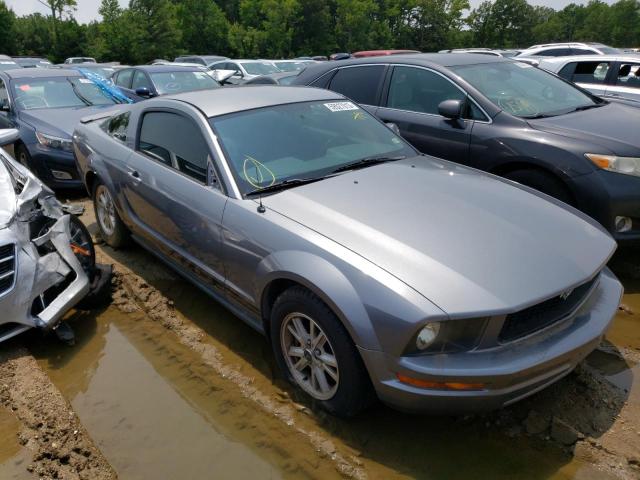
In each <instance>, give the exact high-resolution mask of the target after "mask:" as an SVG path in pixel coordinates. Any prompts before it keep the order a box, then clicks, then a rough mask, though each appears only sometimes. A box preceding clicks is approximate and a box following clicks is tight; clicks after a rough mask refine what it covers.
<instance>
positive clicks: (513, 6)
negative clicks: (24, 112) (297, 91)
mask: <svg viewBox="0 0 640 480" xmlns="http://www.w3.org/2000/svg"><path fill="white" fill-rule="evenodd" d="M42 3H45V4H47V5H48V6H49V7H50V11H49V12H48V13H47V14H45V15H43V14H41V13H32V14H30V15H25V16H17V15H15V13H14V12H13V11H12V10H11V9H9V8H8V7H7V5H6V4H5V2H4V0H0V53H3V54H8V55H41V56H46V57H48V58H49V59H50V60H52V61H54V62H60V61H62V60H64V59H65V58H66V57H69V56H79V55H88V56H92V57H96V58H97V59H99V60H100V61H120V62H122V63H127V64H140V63H146V62H148V61H150V60H153V59H156V58H165V59H169V60H171V59H173V58H174V57H175V56H177V55H179V54H184V53H193V54H205V53H209V54H220V55H225V56H229V57H251V58H289V57H294V56H299V55H328V54H330V53H332V52H338V51H344V52H354V51H357V50H370V49H378V48H385V49H386V48H402V49H415V50H420V51H425V52H428V51H437V50H440V49H445V48H459V47H492V48H517V47H527V46H529V45H531V44H535V43H543V42H556V41H597V42H603V43H606V44H609V45H612V46H619V47H638V46H640V0H619V1H617V2H616V3H614V4H612V5H608V4H606V3H604V2H602V1H600V0H591V1H589V3H587V4H586V5H578V4H570V5H568V6H567V7H565V8H563V9H562V10H554V9H552V8H549V7H542V6H533V5H530V4H529V3H527V1H526V0H485V1H484V2H483V3H481V4H480V5H478V7H477V8H474V9H472V10H469V2H468V0H130V2H129V6H128V7H127V8H121V7H120V5H119V3H118V0H102V3H101V6H100V9H99V13H100V15H101V17H102V20H101V21H93V22H91V23H89V24H86V25H85V24H79V23H78V22H77V21H76V19H75V18H74V13H75V10H76V7H77V0H43V1H42Z"/></svg>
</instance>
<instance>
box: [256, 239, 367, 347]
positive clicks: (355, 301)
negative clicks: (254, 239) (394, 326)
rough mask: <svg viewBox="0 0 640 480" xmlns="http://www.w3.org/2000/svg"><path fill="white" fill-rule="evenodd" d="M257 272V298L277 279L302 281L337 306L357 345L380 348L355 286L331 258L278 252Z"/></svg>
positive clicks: (270, 256)
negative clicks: (330, 260)
mask: <svg viewBox="0 0 640 480" xmlns="http://www.w3.org/2000/svg"><path fill="white" fill-rule="evenodd" d="M257 276H258V279H259V280H258V282H257V283H256V297H255V298H258V299H261V298H262V297H263V295H264V292H265V291H266V288H267V286H268V285H269V284H270V283H271V282H273V281H276V280H291V281H293V282H296V283H299V284H301V285H303V286H304V287H306V288H308V289H309V290H311V291H312V292H313V293H314V294H316V295H317V296H318V297H320V298H321V299H322V301H323V302H325V303H326V304H327V305H328V306H329V308H331V309H332V310H333V312H334V313H335V314H336V315H337V316H338V318H340V321H341V322H342V324H343V325H344V327H345V328H346V329H347V331H348V332H349V334H350V335H351V338H352V339H353V341H354V342H355V343H356V345H359V346H362V347H364V348H368V349H372V350H380V344H379V342H378V339H377V337H376V335H375V333H374V331H373V328H371V321H370V319H369V315H368V314H367V311H366V309H365V308H364V305H363V304H362V301H361V300H360V297H359V295H358V293H357V292H356V290H355V288H354V286H353V285H352V284H351V282H350V281H349V280H348V279H347V277H345V275H344V274H343V273H342V272H341V271H340V270H338V268H336V267H335V265H333V264H331V263H330V262H328V261H327V260H325V259H323V258H321V257H318V256H316V255H313V254H311V253H308V252H303V251H296V250H288V251H282V252H275V253H272V254H271V255H268V256H267V257H265V258H264V259H263V260H262V262H260V264H259V265H258V269H257ZM365 345H367V346H366V347H365Z"/></svg>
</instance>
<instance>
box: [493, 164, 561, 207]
mask: <svg viewBox="0 0 640 480" xmlns="http://www.w3.org/2000/svg"><path fill="white" fill-rule="evenodd" d="M505 177H506V178H508V179H509V180H512V181H514V182H518V183H521V184H522V185H526V186H527V187H530V188H533V189H535V190H538V191H540V192H542V193H545V194H547V195H549V196H550V197H553V198H556V199H558V200H560V201H562V202H564V203H567V204H569V205H573V203H574V202H573V200H572V198H571V195H570V193H569V192H568V190H567V188H566V187H565V185H564V183H563V182H562V181H561V180H560V179H558V178H556V177H554V176H553V175H551V174H549V173H546V172H541V171H538V170H516V171H514V172H511V173H509V174H507V175H505Z"/></svg>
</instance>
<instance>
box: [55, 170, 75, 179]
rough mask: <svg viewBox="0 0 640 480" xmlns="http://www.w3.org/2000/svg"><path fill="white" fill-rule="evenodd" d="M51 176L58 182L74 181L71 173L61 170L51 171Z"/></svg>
mask: <svg viewBox="0 0 640 480" xmlns="http://www.w3.org/2000/svg"><path fill="white" fill-rule="evenodd" d="M51 174H52V175H53V178H55V179H56V180H73V177H72V176H71V174H70V173H67V172H61V171H60V170H51Z"/></svg>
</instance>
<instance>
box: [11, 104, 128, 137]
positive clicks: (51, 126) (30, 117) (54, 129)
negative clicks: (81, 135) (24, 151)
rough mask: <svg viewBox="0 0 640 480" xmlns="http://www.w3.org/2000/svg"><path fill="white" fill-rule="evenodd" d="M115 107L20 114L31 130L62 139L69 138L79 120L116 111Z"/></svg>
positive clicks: (28, 111)
mask: <svg viewBox="0 0 640 480" xmlns="http://www.w3.org/2000/svg"><path fill="white" fill-rule="evenodd" d="M116 108H117V105H104V106H94V107H72V108H42V109H34V110H23V111H21V112H20V118H21V119H22V121H24V122H26V123H28V124H29V125H31V126H32V127H33V128H35V129H36V130H38V131H41V132H43V133H47V134H49V135H56V136H59V137H62V138H71V136H72V135H73V130H74V129H75V127H76V125H77V124H78V122H79V121H80V119H81V118H83V117H86V116H89V115H92V114H94V113H99V112H104V111H106V110H109V109H116Z"/></svg>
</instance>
